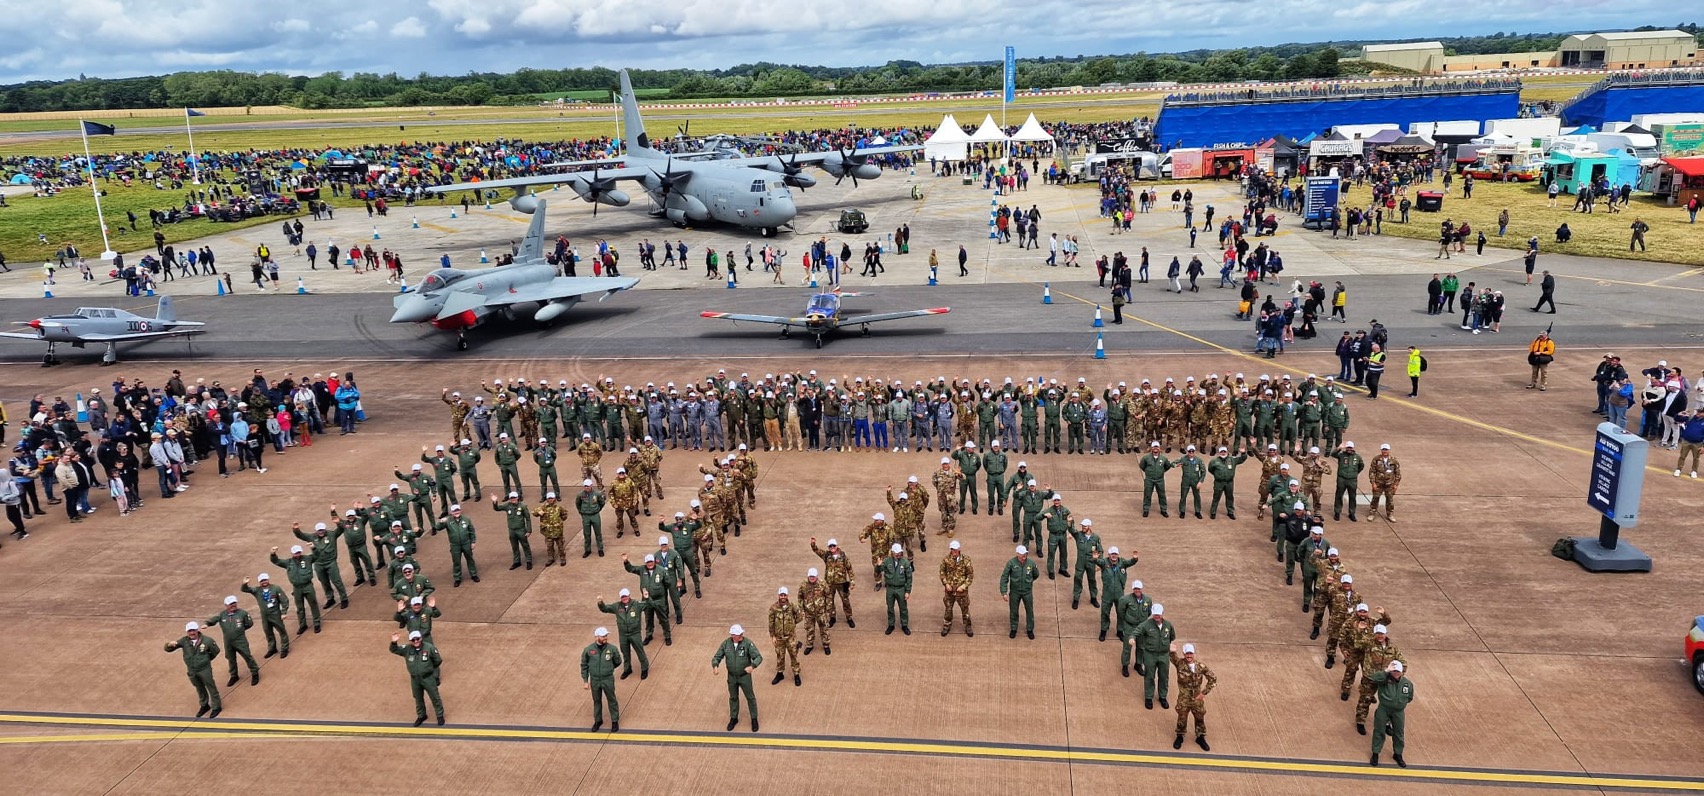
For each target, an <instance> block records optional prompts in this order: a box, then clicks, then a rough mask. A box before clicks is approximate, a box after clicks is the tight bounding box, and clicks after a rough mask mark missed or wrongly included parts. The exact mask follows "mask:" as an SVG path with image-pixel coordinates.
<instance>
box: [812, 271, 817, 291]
mask: <svg viewBox="0 0 1704 796" xmlns="http://www.w3.org/2000/svg"><path fill="white" fill-rule="evenodd" d="M811 289H812V290H816V289H817V278H816V272H815V271H812V272H811Z"/></svg>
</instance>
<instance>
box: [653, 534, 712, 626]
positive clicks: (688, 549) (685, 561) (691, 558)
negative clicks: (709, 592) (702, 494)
mask: <svg viewBox="0 0 1704 796" xmlns="http://www.w3.org/2000/svg"><path fill="white" fill-rule="evenodd" d="M674 519H675V521H674V522H672V523H661V522H659V523H657V530H659V531H663V532H665V533H667V534H668V535H669V538H670V540H671V541H672V542H673V544H672V545H670V546H671V547H673V548H674V549H675V550H676V551H678V552H677V553H676V554H675V555H676V556H678V557H679V560H680V562H681V565H682V567H683V569H684V570H685V572H686V574H687V575H691V576H692V596H693V597H700V598H701V597H703V596H704V594H703V593H702V592H701V591H699V588H698V582H699V581H698V556H697V554H696V553H695V552H694V548H695V547H696V542H695V541H694V540H693V536H694V534H696V533H697V532H698V529H699V527H701V525H702V523H699V522H697V521H695V520H689V519H687V517H686V512H682V511H677V512H675V516H674ZM680 583H681V585H680V589H679V590H680V591H681V592H685V591H686V577H685V575H683V576H682V577H681V580H680ZM676 615H677V616H678V615H679V614H678V613H677V614H676Z"/></svg>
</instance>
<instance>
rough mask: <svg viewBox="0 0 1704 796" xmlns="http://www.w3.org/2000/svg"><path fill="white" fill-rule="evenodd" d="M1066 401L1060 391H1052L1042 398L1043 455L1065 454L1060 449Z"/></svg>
mask: <svg viewBox="0 0 1704 796" xmlns="http://www.w3.org/2000/svg"><path fill="white" fill-rule="evenodd" d="M1064 409H1065V407H1064V399H1063V397H1062V396H1061V395H1060V394H1059V390H1058V389H1050V390H1048V391H1047V392H1046V393H1044V394H1043V396H1042V405H1041V410H1042V438H1041V452H1042V453H1064V451H1062V450H1060V448H1059V442H1060V440H1059V420H1060V417H1061V415H1063V413H1064Z"/></svg>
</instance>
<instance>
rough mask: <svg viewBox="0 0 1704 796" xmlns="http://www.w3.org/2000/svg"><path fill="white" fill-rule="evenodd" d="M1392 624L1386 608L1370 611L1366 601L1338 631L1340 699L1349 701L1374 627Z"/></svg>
mask: <svg viewBox="0 0 1704 796" xmlns="http://www.w3.org/2000/svg"><path fill="white" fill-rule="evenodd" d="M1391 624H1392V623H1391V619H1390V614H1387V613H1385V610H1384V608H1382V607H1380V608H1378V609H1376V610H1374V611H1373V612H1370V613H1369V612H1368V610H1367V604H1366V603H1358V604H1357V605H1356V606H1355V613H1354V614H1351V615H1350V616H1349V618H1348V620H1347V621H1345V622H1344V623H1343V627H1342V628H1340V629H1339V630H1338V631H1337V636H1336V638H1337V651H1338V652H1339V653H1341V654H1342V655H1343V684H1342V686H1341V687H1340V688H1339V689H1338V698H1339V699H1342V700H1343V701H1344V702H1348V701H1349V686H1352V685H1354V684H1355V675H1357V674H1360V672H1361V655H1362V653H1363V652H1366V650H1367V648H1368V647H1370V646H1371V645H1372V643H1373V628H1375V627H1379V626H1383V627H1389V626H1390V625H1391Z"/></svg>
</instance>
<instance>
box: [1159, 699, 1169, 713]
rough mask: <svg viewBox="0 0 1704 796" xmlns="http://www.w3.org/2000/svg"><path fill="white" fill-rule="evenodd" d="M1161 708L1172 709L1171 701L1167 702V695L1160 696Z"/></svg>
mask: <svg viewBox="0 0 1704 796" xmlns="http://www.w3.org/2000/svg"><path fill="white" fill-rule="evenodd" d="M1160 708H1161V709H1164V710H1171V703H1170V702H1167V701H1166V698H1165V697H1160Z"/></svg>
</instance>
